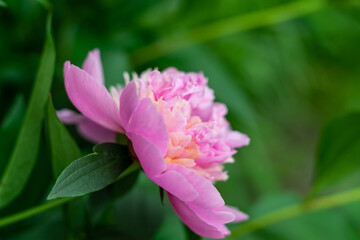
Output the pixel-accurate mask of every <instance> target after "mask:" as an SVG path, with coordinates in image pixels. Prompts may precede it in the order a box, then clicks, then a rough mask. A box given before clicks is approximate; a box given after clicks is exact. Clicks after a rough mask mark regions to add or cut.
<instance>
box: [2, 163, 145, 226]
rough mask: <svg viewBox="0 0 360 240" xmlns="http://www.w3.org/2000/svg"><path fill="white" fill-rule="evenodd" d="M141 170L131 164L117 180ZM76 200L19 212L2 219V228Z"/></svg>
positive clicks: (64, 199) (58, 200)
mask: <svg viewBox="0 0 360 240" xmlns="http://www.w3.org/2000/svg"><path fill="white" fill-rule="evenodd" d="M139 168H140V164H139V163H133V164H131V165H130V166H129V167H128V168H127V169H126V170H125V171H124V172H123V173H122V174H120V176H119V177H118V179H117V180H120V179H122V178H124V177H126V176H127V175H129V174H130V173H132V172H134V171H136V170H138V169H139ZM74 199H77V197H73V198H60V199H56V200H52V201H48V202H45V203H43V204H41V205H39V206H37V207H33V208H30V209H28V210H25V211H23V212H19V213H16V214H13V215H11V216H7V217H4V218H0V228H1V227H4V226H7V225H9V224H12V223H16V222H18V221H21V220H24V219H26V218H29V217H32V216H35V215H37V214H39V213H42V212H44V211H47V210H49V209H51V208H54V207H57V206H60V205H62V204H64V203H67V202H69V201H71V200H74Z"/></svg>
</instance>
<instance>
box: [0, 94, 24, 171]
mask: <svg viewBox="0 0 360 240" xmlns="http://www.w3.org/2000/svg"><path fill="white" fill-rule="evenodd" d="M24 113H25V100H24V97H23V96H22V95H18V96H17V97H16V98H15V100H14V102H13V104H12V105H11V106H10V110H9V112H8V113H7V115H6V116H5V118H4V121H3V122H2V124H1V128H0V176H1V174H2V173H3V170H4V168H5V166H6V163H7V160H8V159H9V157H10V154H11V148H12V147H13V146H14V144H15V140H16V135H17V134H18V132H19V131H18V129H19V128H20V126H21V123H22V120H23V118H24Z"/></svg>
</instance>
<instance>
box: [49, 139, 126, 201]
mask: <svg viewBox="0 0 360 240" xmlns="http://www.w3.org/2000/svg"><path fill="white" fill-rule="evenodd" d="M94 152H95V153H92V154H89V155H87V156H85V157H82V158H79V159H77V160H75V161H73V162H72V163H71V164H70V165H69V166H68V167H67V168H65V170H64V171H63V172H62V173H61V174H60V176H59V177H58V179H57V180H56V183H55V186H54V187H53V189H52V190H51V192H50V194H49V196H48V199H54V198H59V197H75V196H82V195H85V194H87V193H91V192H95V191H98V190H100V189H103V188H104V187H106V186H108V185H109V184H111V183H113V182H115V181H116V179H117V178H118V177H119V175H120V174H121V173H122V172H123V171H125V170H126V169H127V168H128V167H129V166H130V164H131V163H132V159H131V157H130V155H129V153H128V149H127V147H126V146H123V145H120V144H115V143H102V144H99V145H96V146H95V147H94Z"/></svg>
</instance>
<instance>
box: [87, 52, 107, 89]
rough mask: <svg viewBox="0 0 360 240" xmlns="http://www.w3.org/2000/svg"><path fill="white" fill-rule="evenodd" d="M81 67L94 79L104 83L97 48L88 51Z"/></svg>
mask: <svg viewBox="0 0 360 240" xmlns="http://www.w3.org/2000/svg"><path fill="white" fill-rule="evenodd" d="M82 68H83V69H84V70H85V71H86V72H87V73H88V74H90V75H91V76H92V77H93V78H94V79H95V80H96V81H98V82H99V83H101V84H102V85H104V73H103V68H102V64H101V59H100V51H99V49H95V50H93V51H91V52H89V53H88V55H87V57H86V59H85V61H84V64H83V66H82Z"/></svg>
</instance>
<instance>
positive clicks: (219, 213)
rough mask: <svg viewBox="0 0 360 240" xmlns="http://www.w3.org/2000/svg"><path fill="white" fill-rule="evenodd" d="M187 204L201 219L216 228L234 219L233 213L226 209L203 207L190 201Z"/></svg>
mask: <svg viewBox="0 0 360 240" xmlns="http://www.w3.org/2000/svg"><path fill="white" fill-rule="evenodd" d="M188 206H189V207H190V208H191V209H192V210H193V211H194V212H196V214H197V215H198V216H199V217H200V218H201V219H203V220H204V221H206V222H207V223H209V224H211V225H213V226H215V227H218V228H222V226H223V225H224V224H225V223H229V222H233V221H235V214H234V213H233V212H232V211H228V210H226V209H222V208H221V209H220V210H219V209H209V208H203V207H201V206H194V205H192V204H191V203H188Z"/></svg>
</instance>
